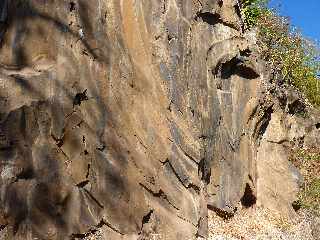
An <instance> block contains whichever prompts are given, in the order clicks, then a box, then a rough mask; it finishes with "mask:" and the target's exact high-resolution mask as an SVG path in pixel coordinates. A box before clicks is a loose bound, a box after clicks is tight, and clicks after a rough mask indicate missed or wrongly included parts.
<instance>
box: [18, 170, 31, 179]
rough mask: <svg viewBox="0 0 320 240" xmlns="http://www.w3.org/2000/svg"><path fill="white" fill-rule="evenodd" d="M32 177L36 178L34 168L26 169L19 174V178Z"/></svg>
mask: <svg viewBox="0 0 320 240" xmlns="http://www.w3.org/2000/svg"><path fill="white" fill-rule="evenodd" d="M32 178H34V171H33V169H32V168H28V169H25V170H23V171H22V172H21V173H19V174H18V175H17V180H20V179H23V180H29V179H32Z"/></svg>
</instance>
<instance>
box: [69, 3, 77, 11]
mask: <svg viewBox="0 0 320 240" xmlns="http://www.w3.org/2000/svg"><path fill="white" fill-rule="evenodd" d="M74 10H76V3H75V2H73V1H71V2H70V3H69V11H70V12H73V11H74Z"/></svg>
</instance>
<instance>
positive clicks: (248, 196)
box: [240, 183, 257, 208]
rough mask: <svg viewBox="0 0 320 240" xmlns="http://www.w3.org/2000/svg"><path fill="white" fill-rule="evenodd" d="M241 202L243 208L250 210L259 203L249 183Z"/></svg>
mask: <svg viewBox="0 0 320 240" xmlns="http://www.w3.org/2000/svg"><path fill="white" fill-rule="evenodd" d="M240 201H241V204H242V206H243V207H245V208H250V207H252V206H253V205H255V204H256V202H257V197H256V196H255V195H254V194H253V191H252V189H251V187H250V185H249V184H248V183H247V184H246V188H245V190H244V194H243V196H242V198H241V199H240Z"/></svg>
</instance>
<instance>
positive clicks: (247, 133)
mask: <svg viewBox="0 0 320 240" xmlns="http://www.w3.org/2000/svg"><path fill="white" fill-rule="evenodd" d="M0 7H1V9H0V38H1V49H0V63H1V65H0V161H1V162H0V172H1V177H0V188H1V195H0V224H1V228H0V234H1V237H0V239H6V240H9V239H17V240H18V239H28V240H29V239H81V238H84V237H86V236H89V235H91V234H93V233H94V232H95V231H96V230H97V229H98V228H103V229H104V233H105V236H103V238H102V239H153V237H158V238H159V239H166V240H170V239H172V240H173V239H196V238H198V237H203V238H205V237H206V235H207V212H208V209H209V210H214V211H216V212H217V213H219V214H220V215H221V216H223V217H230V216H232V214H233V213H234V212H235V211H236V210H237V208H239V207H240V205H242V207H246V208H248V207H251V206H253V205H255V204H259V205H262V206H265V207H268V208H272V209H275V210H278V211H281V212H282V213H283V214H286V215H290V216H293V215H294V211H293V209H292V207H291V203H292V202H293V201H294V200H295V195H296V193H297V190H298V185H299V181H300V180H301V179H300V178H299V176H298V175H299V174H298V173H296V171H295V169H294V167H293V166H291V165H290V163H289V162H288V160H287V155H286V149H287V147H288V145H287V143H288V142H290V141H291V140H299V139H300V141H304V136H306V133H307V132H313V134H314V136H317V133H318V132H319V128H317V127H316V123H318V122H320V121H319V120H318V122H317V119H310V120H308V121H309V122H308V126H307V125H305V123H303V126H306V127H305V128H304V129H303V130H301V131H299V130H298V129H299V128H300V125H301V124H300V123H299V119H300V118H299V117H295V116H293V113H292V111H291V112H290V109H289V108H290V104H291V105H292V103H290V101H291V100H290V101H289V97H288V96H287V95H288V94H287V95H286V96H285V104H286V106H285V107H283V105H281V104H282V102H281V101H280V100H279V99H278V98H277V97H275V96H274V95H273V94H271V93H272V91H271V90H270V86H269V85H270V84H269V78H270V77H269V75H268V74H267V68H266V66H265V64H264V62H263V61H261V60H260V58H259V54H258V48H257V46H256V43H255V38H254V34H253V33H247V32H245V31H244V27H243V24H242V20H241V16H240V9H239V5H238V1H235V0H219V1H218V0H217V1H211V0H197V1H196V0H194V1H192V0H190V1H189V0H188V1H183V0H135V1H134V0H120V1H119V0H91V1H86V0H73V1H60V0H50V1H44V0H15V1H7V0H4V1H2V3H1V4H0ZM288 109H289V110H288ZM299 124H300V125H299ZM318 124H319V123H318ZM289 125H290V126H289ZM290 129H291V130H290ZM317 131H318V132H317ZM299 134H300V135H301V136H300V135H299ZM314 139H315V138H313V140H310V141H311V142H312V141H316V140H314ZM295 173H296V174H295ZM239 204H240V205H239Z"/></svg>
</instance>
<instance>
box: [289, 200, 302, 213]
mask: <svg viewBox="0 0 320 240" xmlns="http://www.w3.org/2000/svg"><path fill="white" fill-rule="evenodd" d="M291 205H292V208H293V210H294V211H296V212H297V211H299V210H300V208H301V203H300V201H294V202H293V203H292V204H291Z"/></svg>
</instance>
